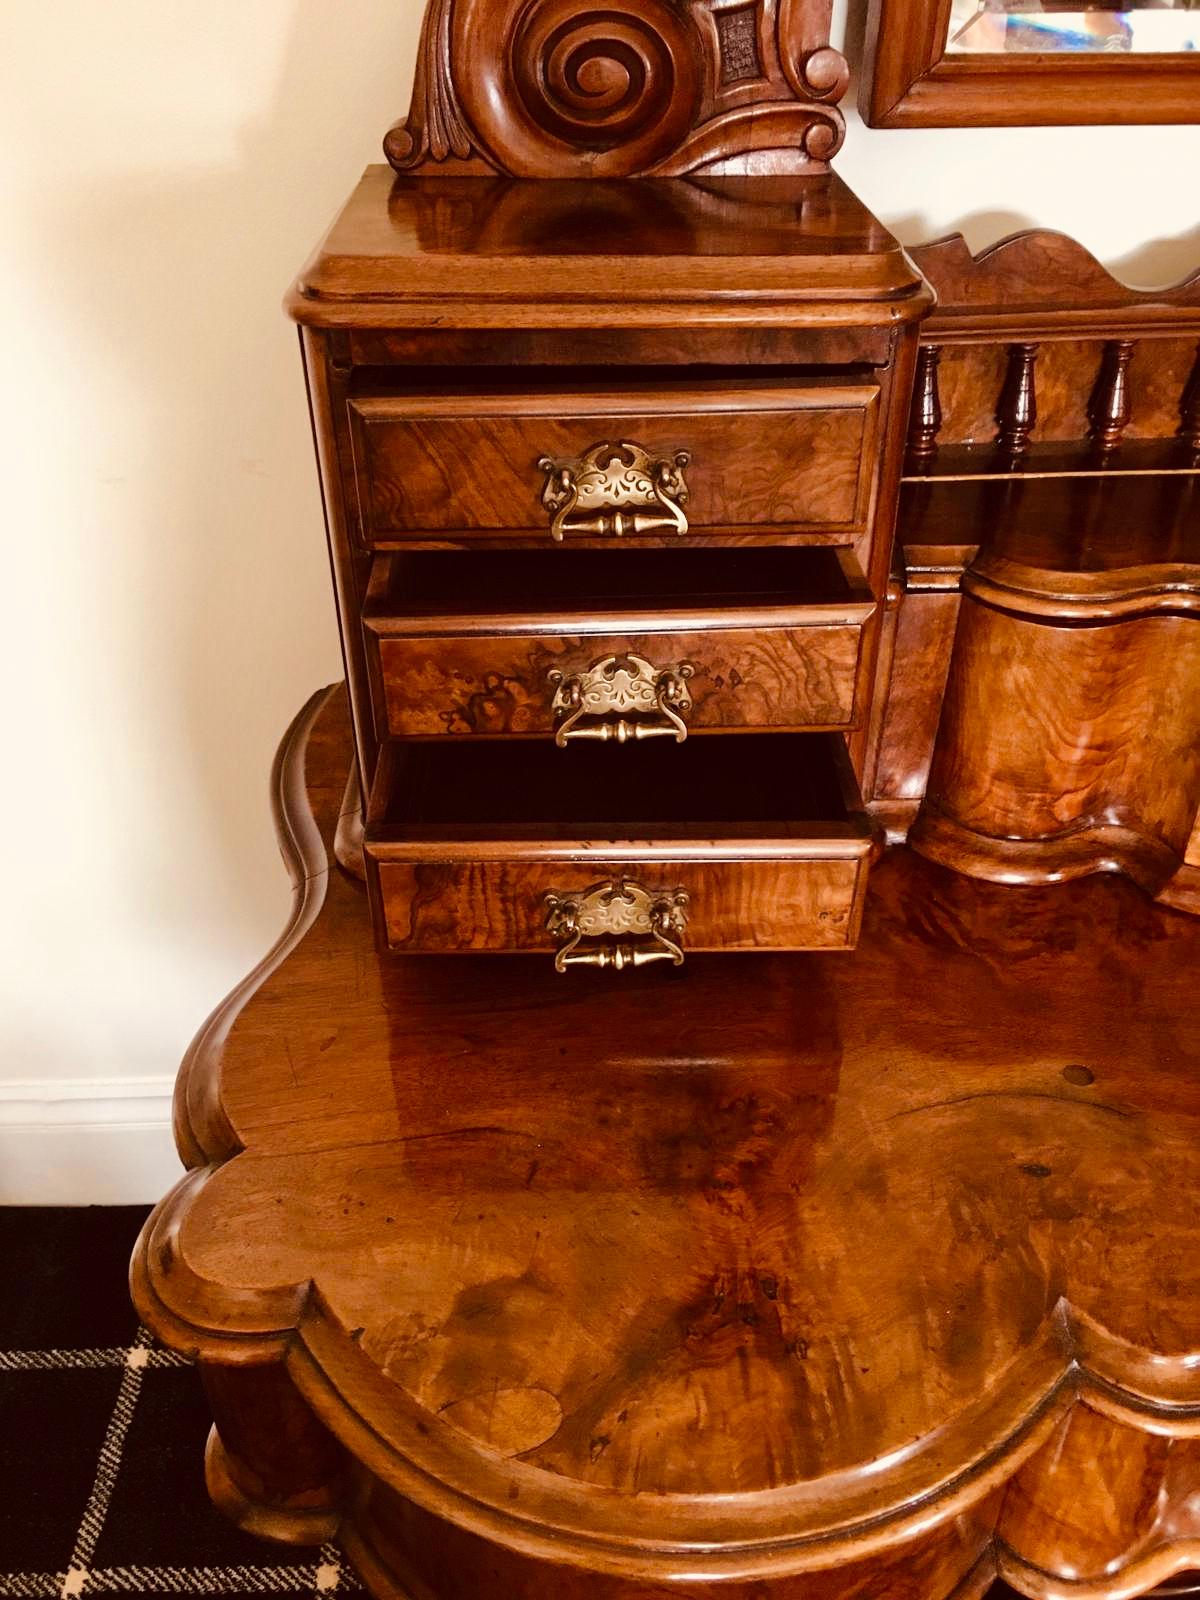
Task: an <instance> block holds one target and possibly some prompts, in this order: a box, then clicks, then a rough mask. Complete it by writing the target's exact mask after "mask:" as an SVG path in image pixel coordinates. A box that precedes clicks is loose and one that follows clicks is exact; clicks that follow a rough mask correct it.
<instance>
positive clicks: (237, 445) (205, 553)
mask: <svg viewBox="0 0 1200 1600" xmlns="http://www.w3.org/2000/svg"><path fill="white" fill-rule="evenodd" d="M282 9H285V10H286V12H287V14H288V21H287V28H288V33H287V43H286V47H285V48H283V49H282V50H281V51H280V52H279V57H278V59H279V67H278V74H277V78H276V80H275V82H274V85H273V94H272V97H271V99H270V102H269V103H265V104H263V105H262V106H261V108H258V109H256V110H254V111H253V113H252V115H251V116H250V117H249V118H248V119H247V120H246V121H245V122H244V123H243V125H242V126H241V127H240V128H237V129H235V130H234V131H235V137H234V139H233V140H232V141H231V140H229V129H228V128H223V127H221V126H220V125H219V122H218V124H217V129H216V137H215V138H213V139H212V140H211V143H213V144H216V145H217V146H218V147H220V145H221V144H222V143H223V142H225V143H228V144H229V145H230V149H229V155H228V159H227V160H225V161H222V162H221V163H220V164H210V163H209V162H207V161H206V162H205V163H204V164H200V163H199V162H197V163H195V164H190V165H186V164H180V165H178V166H170V165H167V164H166V158H164V163H163V166H162V168H161V170H153V156H152V155H148V154H147V152H146V150H145V149H144V148H142V149H137V150H134V151H131V153H130V155H131V158H130V161H129V163H128V165H129V167H130V168H131V169H132V170H130V171H129V172H128V173H124V172H121V171H119V170H117V171H115V172H114V173H113V174H112V176H111V180H110V177H109V175H108V174H107V173H105V174H104V181H103V183H102V184H99V183H95V184H87V183H79V184H74V185H62V184H46V185H44V186H43V187H42V189H41V191H40V194H39V198H38V202H37V204H38V209H37V212H36V213H35V217H34V223H35V227H36V229H37V231H38V233H39V234H40V235H41V238H40V240H39V241H38V244H39V247H40V250H41V252H42V253H43V254H44V256H45V257H46V258H47V259H52V260H53V261H54V263H55V283H54V293H55V298H56V305H55V307H54V313H53V314H54V317H55V319H56V321H57V322H58V324H59V325H60V330H61V334H62V338H63V343H64V345H69V346H70V347H71V348H72V349H73V350H74V351H76V352H77V353H78V361H79V363H80V368H81V372H80V378H79V385H78V388H77V393H78V392H79V390H82V391H83V393H84V394H85V395H86V393H87V392H88V391H89V390H92V389H94V392H95V394H96V395H97V396H100V397H101V400H102V398H103V395H104V394H109V395H119V396H123V397H128V403H127V406H126V408H125V410H124V412H123V413H122V415H121V416H120V417H119V418H116V417H106V416H104V415H100V416H98V417H96V418H95V421H94V424H93V427H94V431H95V432H97V433H100V434H103V435H105V436H106V446H105V447H106V448H107V449H108V450H111V452H112V455H113V457H114V458H115V459H117V460H121V461H122V462H123V465H122V467H121V469H120V475H119V476H118V477H116V478H115V479H114V480H113V481H114V482H115V483H116V484H117V485H121V484H125V485H126V487H125V489H124V490H123V494H124V496H125V499H124V510H123V512H122V513H121V521H120V524H119V527H118V529H117V530H116V531H117V534H118V540H117V542H116V543H115V544H113V543H112V542H110V543H109V546H108V548H107V549H106V550H105V551H104V554H103V558H102V559H97V556H96V552H95V551H94V550H92V551H89V550H88V549H87V548H86V532H85V531H83V535H82V536H83V539H84V548H82V549H81V550H80V557H81V559H83V560H86V561H88V562H93V561H94V562H95V567H96V581H97V586H98V592H96V593H95V594H94V596H93V597H92V598H93V603H94V604H95V605H96V606H97V607H102V608H103V612H104V615H105V618H106V628H107V629H109V630H111V640H112V650H111V655H110V659H109V661H107V662H105V663H104V664H103V666H101V664H99V663H97V664H96V669H97V670H101V671H103V672H109V671H110V670H111V672H112V673H113V675H114V681H113V682H111V683H110V684H109V686H108V688H107V690H106V691H105V693H106V696H107V699H108V702H109V704H110V706H111V707H112V708H113V710H112V714H113V715H115V716H117V717H119V718H120V726H121V743H122V745H123V748H121V749H115V750H114V751H113V758H114V760H113V769H114V770H113V774H112V776H113V781H114V782H116V783H120V782H122V773H123V772H125V769H126V768H127V769H128V770H127V772H125V778H126V780H127V781H128V783H129V787H130V789H131V791H132V792H133V793H134V794H135V795H136V799H137V803H138V804H139V805H141V806H143V807H145V808H146V810H147V811H149V812H151V813H154V812H157V814H158V815H159V816H160V817H161V818H162V819H163V825H162V826H161V827H160V828H158V829H155V828H153V827H146V826H143V827H142V828H141V830H140V832H141V835H142V837H141V840H140V842H139V846H138V848H137V849H136V851H134V852H132V859H131V862H130V865H131V866H133V867H134V869H135V870H136V873H137V880H138V881H136V882H130V883H129V885H128V889H129V893H130V894H131V895H132V896H133V897H134V898H135V899H136V900H137V902H138V907H137V909H138V914H139V916H140V917H141V918H142V919H144V922H145V923H146V924H147V925H148V926H149V927H151V928H153V929H154V930H157V932H158V933H159V935H161V936H162V937H164V938H170V939H172V940H179V939H180V933H181V930H183V940H182V944H181V947H180V948H179V950H178V959H179V960H180V961H181V962H183V963H186V962H187V961H188V959H189V956H188V951H187V942H188V937H189V934H191V935H193V936H194V937H195V942H196V945H197V946H201V945H203V944H204V943H205V938H204V924H205V923H207V924H208V932H209V936H210V938H211V940H212V943H213V947H214V948H215V949H216V950H217V951H218V952H219V953H220V954H222V955H224V954H226V953H228V954H230V955H231V966H232V967H233V968H235V969H236V970H237V971H240V970H244V962H245V957H246V954H248V953H250V954H251V955H253V954H256V953H257V952H258V951H259V950H260V949H261V948H262V947H263V945H264V942H265V941H269V940H270V939H271V938H272V937H273V936H274V933H275V931H276V930H277V928H278V926H279V923H280V920H281V917H282V912H283V907H284V905H285V903H286V897H287V885H286V880H285V878H284V876H283V874H282V873H281V871H280V869H279V865H278V861H277V859H276V857H275V852H274V850H273V849H272V848H271V847H270V846H269V845H268V846H266V847H265V848H264V836H265V835H268V836H269V830H270V820H269V813H268V808H267V804H266V793H265V791H266V778H267V773H268V770H269V764H270V760H271V757H272V754H273V751H274V747H275V743H276V741H277V739H278V737H279V736H280V735H281V734H282V732H283V729H284V728H285V726H286V725H287V723H288V721H289V720H290V718H291V716H292V714H293V713H294V711H295V710H296V709H297V707H298V706H299V704H300V703H301V702H302V700H303V699H304V698H305V697H306V696H307V694H308V693H310V692H311V690H312V689H314V688H316V687H317V686H318V685H319V684H321V683H324V682H328V681H329V680H331V679H332V678H335V677H337V676H339V675H340V671H341V667H340V660H339V655H338V649H337V639H336V628H335V624H334V620H333V613H332V608H331V606H330V603H329V596H328V567H327V561H326V557H325V551H324V532H323V527H322V522H321V512H320V501H319V496H318V492H317V479H316V473H315V469H314V466H313V457H312V445H311V435H310V431H309V424H308V417H307V410H306V404H305V398H304V385H303V378H302V373H301V368H300V362H299V354H298V349H297V341H296V336H295V332H294V329H292V327H291V326H290V324H289V323H288V322H287V320H286V319H285V317H284V315H283V313H282V310H281V301H282V297H283V293H284V291H285V289H286V287H287V285H288V283H289V281H290V279H291V278H292V277H293V276H294V274H295V273H296V271H297V270H298V269H299V267H300V265H301V264H302V261H303V259H304V257H305V255H306V254H307V252H308V251H309V249H310V248H311V247H312V245H313V244H314V243H315V241H316V239H317V237H318V236H319V234H320V232H321V230H322V229H323V228H324V227H325V226H326V225H327V223H328V221H329V220H330V218H331V217H332V215H333V213H334V211H335V210H336V208H337V206H338V204H339V203H340V202H341V200H342V199H343V198H344V195H345V192H346V190H347V188H348V187H349V184H350V182H351V181H352V179H353V177H354V176H355V175H356V174H357V172H358V171H359V170H360V169H361V167H362V166H363V165H364V164H365V163H366V162H367V161H370V160H378V159H381V157H380V156H379V154H378V149H379V139H380V138H381V137H382V135H383V132H384V131H385V129H386V128H387V126H388V125H389V123H390V122H391V121H392V120H393V119H394V116H395V114H396V110H397V107H398V105H399V104H400V103H401V102H402V101H405V100H406V98H407V94H408V82H407V76H408V73H409V71H410V66H409V62H408V57H410V56H411V55H412V51H413V48H414V47H415V34H416V27H415V22H414V21H413V20H412V19H411V18H410V17H409V16H408V15H407V12H408V10H409V9H410V8H409V7H408V6H405V7H403V8H400V10H401V11H402V12H403V13H405V14H402V15H400V16H399V17H397V9H398V8H397V7H396V6H395V5H394V4H384V3H380V4H375V5H362V4H359V5H356V6H355V7H354V12H355V23H356V25H355V27H353V28H350V27H348V25H347V21H346V18H345V16H344V15H339V9H340V8H338V7H333V6H330V5H328V4H327V0H295V3H294V4H292V5H290V6H286V7H285V8H282ZM414 9H415V8H414ZM228 14H229V15H232V12H231V11H230V12H229V13H228ZM189 26H190V25H189ZM275 26H278V24H276V25H275ZM177 31H178V33H179V34H180V39H179V43H180V48H184V49H186V37H184V36H183V29H182V28H178V29H177ZM238 31H239V25H238V24H236V23H235V24H233V25H232V26H230V27H229V29H228V32H229V44H230V47H231V48H236V44H237V34H238ZM410 34H411V36H412V37H411V39H410V38H409V35H410ZM406 47H407V48H406ZM114 48H117V46H114ZM99 70H103V67H102V64H101V65H100V68H99ZM234 92H236V91H234ZM160 93H161V91H160ZM229 97H230V91H229V90H228V88H227V89H226V91H225V98H226V99H228V98H229ZM150 98H151V100H153V99H154V96H153V95H151V97H150ZM221 101H222V90H221V86H220V85H215V86H214V94H213V103H214V105H216V106H217V107H220V106H221ZM178 114H179V117H180V118H181V119H183V125H184V126H185V127H186V119H187V118H188V117H189V116H197V117H199V118H201V119H203V118H204V117H205V116H206V115H208V114H210V113H209V108H208V107H199V106H188V105H186V104H185V105H181V106H180V107H179V108H178ZM217 116H218V118H219V116H220V112H219V111H218V113H217ZM167 121H168V125H169V122H170V119H169V118H168V119H167ZM222 135H224V140H222V137H221V136H222ZM168 148H169V143H168ZM85 165H86V163H85ZM139 168H140V169H141V170H138V169H139ZM93 374H98V375H102V378H101V380H100V381H102V383H103V388H101V387H100V386H99V383H97V382H95V381H94V380H93V377H92V375H93ZM64 398H65V397H64V396H60V397H59V404H60V406H61V405H62V404H63V401H64ZM85 404H86V401H85ZM82 425H83V424H82V423H81V422H80V421H78V420H77V419H76V418H75V417H72V416H71V415H70V413H69V412H68V414H67V417H66V426H67V427H78V426H82ZM127 479H128V480H129V481H128V482H127ZM92 492H93V493H94V494H95V495H96V496H97V497H98V498H100V499H102V497H103V494H104V488H103V485H100V486H93V490H92ZM68 531H70V532H74V535H75V537H76V538H77V539H78V538H80V537H81V530H68ZM80 665H81V666H83V665H84V664H82V663H81V664H80ZM122 712H123V715H122ZM135 825H136V823H135ZM97 843H98V844H99V843H100V842H99V841H97ZM227 947H228V948H227ZM197 953H199V952H198V951H193V954H197ZM239 964H240V965H239ZM212 998H214V999H215V998H216V997H215V996H213V997H212ZM195 1020H196V1021H199V1017H197V1018H196V1019H195Z"/></svg>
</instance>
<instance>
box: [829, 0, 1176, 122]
mask: <svg viewBox="0 0 1200 1600" xmlns="http://www.w3.org/2000/svg"><path fill="white" fill-rule="evenodd" d="M950 5H951V0H871V5H870V9H869V13H868V18H867V31H866V52H865V55H866V59H865V62H864V67H863V74H862V82H861V89H860V94H859V109H860V110H861V112H862V115H863V119H864V120H865V121H866V122H867V123H868V124H869V125H870V126H871V127H874V128H931V127H934V128H969V127H1029V126H1044V125H1054V124H1061V123H1068V124H1070V123H1120V124H1129V123H1139V122H1167V123H1170V122H1197V121H1200V61H1197V60H1196V59H1195V58H1194V56H1191V55H1189V54H1187V53H1186V52H1179V53H1177V54H1171V55H1168V54H1162V55H1157V54H1156V55H1144V54H1132V55H1131V54H1124V53H1122V54H1118V55H1114V54H1113V53H1112V52H1107V53H1106V52H1092V51H1077V52H1075V51H1066V52H1064V51H1058V52H1052V51H1046V52H1042V53H1031V52H1013V53H1012V54H1010V55H978V56H973V55H962V56H959V55H953V54H949V53H947V50H946V40H947V37H948V30H949V23H950ZM1063 9H1064V10H1072V9H1079V8H1078V7H1072V6H1066V7H1063Z"/></svg>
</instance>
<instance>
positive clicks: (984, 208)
mask: <svg viewBox="0 0 1200 1600" xmlns="http://www.w3.org/2000/svg"><path fill="white" fill-rule="evenodd" d="M420 9H421V7H420V3H419V0H253V3H252V4H247V0H205V3H204V4H203V5H196V4H194V3H187V4H185V3H183V0H105V3H104V4H103V5H100V4H97V3H96V0H56V3H55V4H54V5H53V6H52V7H39V6H32V5H26V6H10V7H7V8H5V12H4V16H3V18H2V19H0V63H2V64H0V199H2V204H3V221H2V222H0V280H2V281H0V304H3V305H4V307H5V308H6V312H7V316H6V319H5V324H4V334H3V346H2V348H3V355H4V360H3V376H2V379H0V412H2V414H0V424H2V427H3V432H2V434H0V437H3V439H4V441H5V445H6V460H5V483H6V487H7V495H6V505H5V511H6V519H5V520H6V527H5V533H6V551H7V560H6V577H7V582H6V586H5V587H6V594H7V597H8V599H7V605H6V607H5V611H6V620H5V625H4V628H3V630H2V632H3V640H4V649H5V652H6V657H7V659H6V661H5V682H6V683H7V685H8V694H7V728H8V731H7V737H6V738H5V741H4V743H5V749H6V752H7V755H8V760H7V771H6V775H5V783H4V785H3V794H4V800H3V803H4V806H5V809H6V812H7V815H6V817H5V819H4V826H5V836H6V837H7V838H8V840H9V849H8V864H9V870H8V873H7V882H6V894H5V901H6V907H7V914H6V915H5V916H4V918H3V924H4V943H3V948H2V949H0V982H2V983H3V986H4V991H5V992H4V994H3V1000H2V1006H0V1024H2V1029H3V1042H2V1045H0V1202H3V1201H5V1200H7V1201H32V1200H47V1199H49V1200H62V1201H71V1202H75V1201H87V1200H114V1199H122V1198H128V1199H134V1198H147V1199H149V1198H153V1197H155V1196H156V1195H157V1193H158V1192H159V1191H160V1189H161V1187H162V1186H163V1185H164V1184H165V1183H166V1182H167V1181H168V1180H169V1178H170V1176H171V1174H172V1172H173V1170H174V1162H173V1157H172V1155H171V1152H170V1144H169V1138H168V1134H167V1130H166V1096H167V1093H168V1091H169V1084H170V1080H171V1077H172V1076H173V1073H174V1069H175V1065H176V1062H177V1060H178V1058H179V1056H180V1054H181V1052H182V1050H183V1049H184V1047H185V1045H186V1044H187V1041H188V1039H189V1037H190V1036H191V1034H192V1032H193V1031H194V1029H195V1027H196V1026H197V1024H198V1023H199V1022H200V1021H201V1020H202V1018H203V1016H204V1015H205V1013H206V1012H207V1011H208V1010H209V1009H210V1007H211V1006H212V1005H213V1003H214V1002H215V1001H216V1000H217V999H218V998H219V997H220V996H221V994H222V993H224V992H225V991H226V990H227V989H228V988H229V987H230V986H231V985H232V984H233V983H234V982H235V981H236V980H237V979H238V978H240V977H241V976H242V975H243V973H244V972H245V971H246V970H247V968H248V967H249V966H250V965H251V964H252V963H253V962H254V961H255V960H256V959H257V957H258V956H259V954H260V953H261V952H262V950H263V949H264V948H265V946H266V945H267V944H268V943H269V942H270V941H271V939H272V938H273V937H274V934H275V932H276V930H277V929H278V927H279V925H280V922H281V920H282V918H283V917H284V915H285V912H286V907H287V899H288V896H287V887H286V881H285V878H284V874H283V872H282V870H281V868H280V866H279V863H278V858H277V855H276V851H275V845H274V840H273V837H272V833H271V826H270V821H269V817H268V811H267V800H266V775H267V771H268V767H269V763H270V760H271V756H272V753H273V751H274V748H275V744H276V741H277V738H278V736H279V734H280V732H281V731H282V729H283V727H284V726H285V724H286V723H287V721H288V720H289V718H290V716H291V715H292V713H293V712H294V711H295V709H296V708H297V707H298V706H299V704H300V703H301V701H302V700H303V699H304V698H305V697H306V695H307V694H308V693H309V692H310V690H311V689H313V688H314V687H315V686H316V685H318V684H320V683H322V682H325V681H328V680H330V679H332V678H334V677H336V676H338V675H339V671H340V669H339V661H338V650H337V641H336V635H335V630H334V626H333V621H332V608H331V605H330V601H329V597H328V593H327V572H326V565H325V553H324V544H323V533H322V527H321V520H320V514H319V510H318V502H317V494H316V483H315V477H314V471H313V468H312V465H311V456H310V445H309V437H308V424H307V418H306V413H305V406H304V398H303V387H302V383H301V379H300V371H299V365H298V358H297V353H296V348H295V338H294V334H293V333H292V331H291V329H290V328H289V326H288V324H287V323H286V322H285V320H284V318H283V317H282V315H281V314H280V311H279V302H280V297H281V295H282V293H283V290H284V288H285V287H286V284H287V282H288V280H289V278H290V277H291V275H292V274H293V272H294V271H295V269H296V268H297V267H298V266H299V264H300V262H301V260H302V258H303V257H304V255H305V254H306V252H307V250H308V249H309V247H310V246H311V245H312V244H313V243H314V242H315V240H316V237H317V236H318V234H319V233H320V231H321V229H322V228H323V226H324V225H325V223H326V222H327V220H328V219H329V217H330V216H331V215H332V213H333V212H334V211H335V210H336V208H337V206H338V204H339V202H340V200H341V199H342V197H343V195H344V193H345V192H346V190H347V189H348V188H349V187H350V185H351V183H352V182H353V180H354V179H355V177H356V176H357V174H358V172H359V170H360V169H361V168H362V166H363V165H365V164H366V163H367V162H368V161H372V160H375V159H377V154H376V152H377V150H378V142H379V138H380V136H381V135H382V133H383V131H384V129H385V128H386V127H387V125H388V123H389V122H390V121H391V120H392V119H393V117H394V116H395V115H396V114H397V113H398V112H399V111H401V110H402V109H403V108H404V106H405V105H406V104H407V100H408V92H409V85H410V81H411V75H412V64H413V59H414V51H415V45H416V36H417V29H418V25H419V20H420ZM843 31H848V33H849V40H850V43H849V48H850V51H851V54H852V55H853V54H855V53H856V52H857V48H858V46H857V40H858V36H859V35H860V33H861V15H860V8H859V5H858V3H857V0H854V3H853V7H852V13H851V16H850V21H849V27H848V29H847V27H846V21H845V16H844V14H843V15H841V16H840V17H839V20H838V25H837V29H836V30H835V36H838V37H840V36H841V34H842V32H843ZM839 170H840V171H841V173H842V174H843V176H844V177H845V178H846V179H847V180H848V181H849V182H850V183H851V184H852V185H853V186H854V187H856V188H857V189H858V190H859V191H860V193H861V194H862V195H863V197H864V198H865V199H866V200H867V201H868V202H869V203H870V204H871V205H873V206H874V208H875V209H876V210H877V211H878V212H879V214H880V215H881V216H882V217H883V218H884V219H885V220H888V221H890V222H892V223H893V224H894V225H895V226H896V227H897V228H898V230H899V231H900V233H901V235H902V237H904V238H905V239H906V240H909V241H911V240H916V239H920V238H923V237H930V236H931V235H934V234H937V233H940V232H944V231H947V230H948V229H950V228H952V227H956V226H964V227H965V228H966V231H967V233H968V237H969V238H970V240H971V242H972V244H973V245H975V246H976V247H978V246H979V245H981V244H984V243H987V242H989V241H990V240H991V239H993V238H996V237H999V236H1000V235H1002V234H1003V233H1005V232H1007V231H1010V230H1011V229H1012V228H1014V227H1018V226H1023V225H1027V224H1032V223H1038V224H1046V225H1051V226H1056V227H1062V228H1065V229H1066V230H1068V231H1070V232H1074V233H1076V234H1077V235H1078V236H1079V237H1080V238H1081V239H1083V240H1084V241H1085V242H1086V243H1087V244H1089V245H1090V246H1091V247H1092V248H1093V249H1094V250H1095V251H1096V252H1097V253H1098V254H1100V255H1101V256H1102V257H1103V258H1104V259H1106V260H1108V261H1110V262H1113V263H1116V264H1117V265H1118V266H1122V267H1124V268H1125V270H1126V271H1127V272H1128V273H1129V274H1130V275H1131V276H1132V277H1133V279H1134V280H1135V281H1139V282H1154V281H1164V280H1166V279H1169V278H1171V277H1175V276H1178V275H1180V274H1182V272H1183V271H1184V270H1185V269H1186V268H1188V267H1190V266H1192V265H1194V264H1196V263H1197V262H1200V227H1198V222H1200V200H1198V185H1197V181H1196V173H1197V172H1198V171H1200V128H1185V129H1178V128H1176V129H1161V128H1133V129H1124V128H1106V129H1064V130H1052V131H1046V132H1043V131H1037V130H1029V131H1026V130H1018V131H988V130H983V131H974V132H966V131H964V132H957V131H951V132H941V131H929V132H919V133H907V132H900V133H878V132H871V131H869V130H866V129H864V128H862V126H861V125H860V124H859V123H858V121H857V119H856V118H855V117H854V116H853V115H852V116H851V128H850V134H849V139H848V143H847V148H846V150H845V152H844V154H843V156H842V157H841V158H840V161H839Z"/></svg>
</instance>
